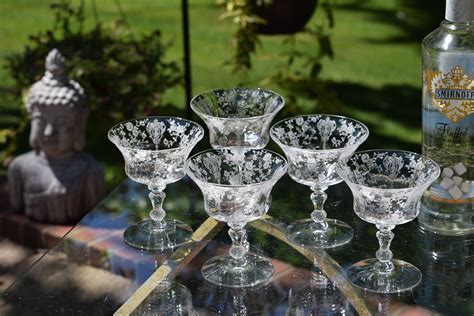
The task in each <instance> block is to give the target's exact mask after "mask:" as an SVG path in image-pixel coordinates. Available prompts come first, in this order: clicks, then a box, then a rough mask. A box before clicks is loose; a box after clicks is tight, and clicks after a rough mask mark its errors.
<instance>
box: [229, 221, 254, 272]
mask: <svg viewBox="0 0 474 316" xmlns="http://www.w3.org/2000/svg"><path fill="white" fill-rule="evenodd" d="M229 226H230V229H229V236H230V238H231V239H232V246H231V247H230V249H229V255H230V256H231V257H232V258H233V259H234V265H235V266H236V267H241V266H244V265H245V264H246V263H247V259H245V254H246V253H247V251H249V243H248V242H247V231H246V230H245V228H244V226H245V223H229Z"/></svg>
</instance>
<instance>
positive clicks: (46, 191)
mask: <svg viewBox="0 0 474 316" xmlns="http://www.w3.org/2000/svg"><path fill="white" fill-rule="evenodd" d="M45 66H46V72H45V74H44V76H43V78H42V79H41V80H40V81H38V82H36V83H35V84H33V86H32V87H31V89H30V92H29V95H28V100H27V104H26V108H27V112H28V113H29V116H30V118H31V132H30V145H31V147H32V148H33V150H32V151H30V152H28V153H26V154H23V155H20V156H18V157H16V158H15V159H14V160H13V161H12V163H11V164H10V166H9V169H8V186H9V192H10V202H11V205H12V207H13V208H14V209H15V210H23V211H24V212H25V214H26V215H27V216H28V217H30V218H32V219H34V220H37V221H41V222H49V223H57V224H69V223H74V222H76V221H77V220H79V219H80V218H81V217H82V216H84V214H86V213H87V212H88V211H89V210H90V209H92V208H93V207H94V206H95V205H96V204H97V203H98V202H99V201H100V200H101V199H102V198H103V197H104V195H105V183H104V170H103V167H102V165H101V164H99V163H98V162H97V161H96V160H95V159H94V158H93V157H92V156H91V155H89V154H86V153H83V152H82V150H83V149H84V145H85V127H86V123H87V117H88V113H89V110H88V108H87V106H86V104H85V95H84V90H83V89H82V87H81V86H80V85H79V83H77V82H75V81H73V80H70V79H69V78H68V77H67V74H66V69H65V66H64V57H63V56H62V55H61V54H60V52H59V51H58V50H56V49H53V50H52V51H51V52H50V53H49V54H48V56H47V58H46V63H45Z"/></svg>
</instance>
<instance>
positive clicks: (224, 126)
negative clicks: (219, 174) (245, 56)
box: [191, 88, 285, 149]
mask: <svg viewBox="0 0 474 316" xmlns="http://www.w3.org/2000/svg"><path fill="white" fill-rule="evenodd" d="M284 104H285V102H284V100H283V97H282V96H280V95H278V94H276V93H275V92H273V91H269V90H265V89H260V88H256V89H252V88H231V89H216V90H211V91H207V92H204V93H201V94H199V95H197V96H195V97H194V98H193V99H192V100H191V108H192V109H193V111H194V112H195V113H196V114H197V115H198V116H199V117H200V118H202V120H203V121H204V122H205V123H206V125H207V127H208V129H209V137H210V142H211V146H212V147H213V148H215V149H220V148H229V147H240V148H255V149H261V148H264V147H265V146H266V145H267V143H268V141H269V136H268V129H269V127H270V123H271V121H272V119H273V118H274V117H275V115H276V114H277V113H278V112H279V111H280V110H281V109H282V108H283V106H284Z"/></svg>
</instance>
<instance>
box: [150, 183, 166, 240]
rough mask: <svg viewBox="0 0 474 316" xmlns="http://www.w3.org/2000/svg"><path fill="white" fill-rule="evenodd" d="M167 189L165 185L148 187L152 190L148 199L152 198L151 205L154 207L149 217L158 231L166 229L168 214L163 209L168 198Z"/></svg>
mask: <svg viewBox="0 0 474 316" xmlns="http://www.w3.org/2000/svg"><path fill="white" fill-rule="evenodd" d="M165 188H166V185H164V184H160V185H149V186H148V189H149V190H150V194H148V197H149V198H150V200H151V205H152V206H153V208H152V210H151V211H150V214H149V216H150V219H151V220H152V221H153V223H154V229H155V230H157V231H160V230H164V229H165V228H166V221H165V220H164V218H165V216H166V212H165V210H164V209H163V200H164V199H165V197H166V194H165V192H164V190H165Z"/></svg>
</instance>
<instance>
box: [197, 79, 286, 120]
mask: <svg viewBox="0 0 474 316" xmlns="http://www.w3.org/2000/svg"><path fill="white" fill-rule="evenodd" d="M233 89H242V90H260V91H266V92H269V93H271V94H274V95H276V96H278V97H279V98H280V99H281V101H282V102H281V103H280V105H279V106H278V107H277V108H276V109H275V110H274V111H272V112H270V113H266V114H262V115H255V116H249V117H219V116H214V115H209V114H206V113H204V112H202V111H199V110H197V108H196V106H195V103H196V102H195V100H196V99H197V98H198V97H200V96H202V95H204V94H207V93H211V92H214V91H219V90H224V91H226V90H227V91H228V90H233ZM189 106H190V107H191V109H192V110H193V111H194V113H196V115H198V116H200V117H201V116H202V117H206V118H210V119H214V120H222V121H227V120H244V121H247V120H255V119H259V118H267V117H268V116H272V115H276V114H277V113H278V112H279V111H280V110H281V109H282V108H283V107H284V106H285V98H283V96H282V95H281V94H279V93H276V92H275V91H273V90H269V89H264V88H247V87H233V88H217V89H209V90H206V91H203V92H201V93H199V94H197V95H195V96H194V97H193V98H192V99H191V101H189Z"/></svg>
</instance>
